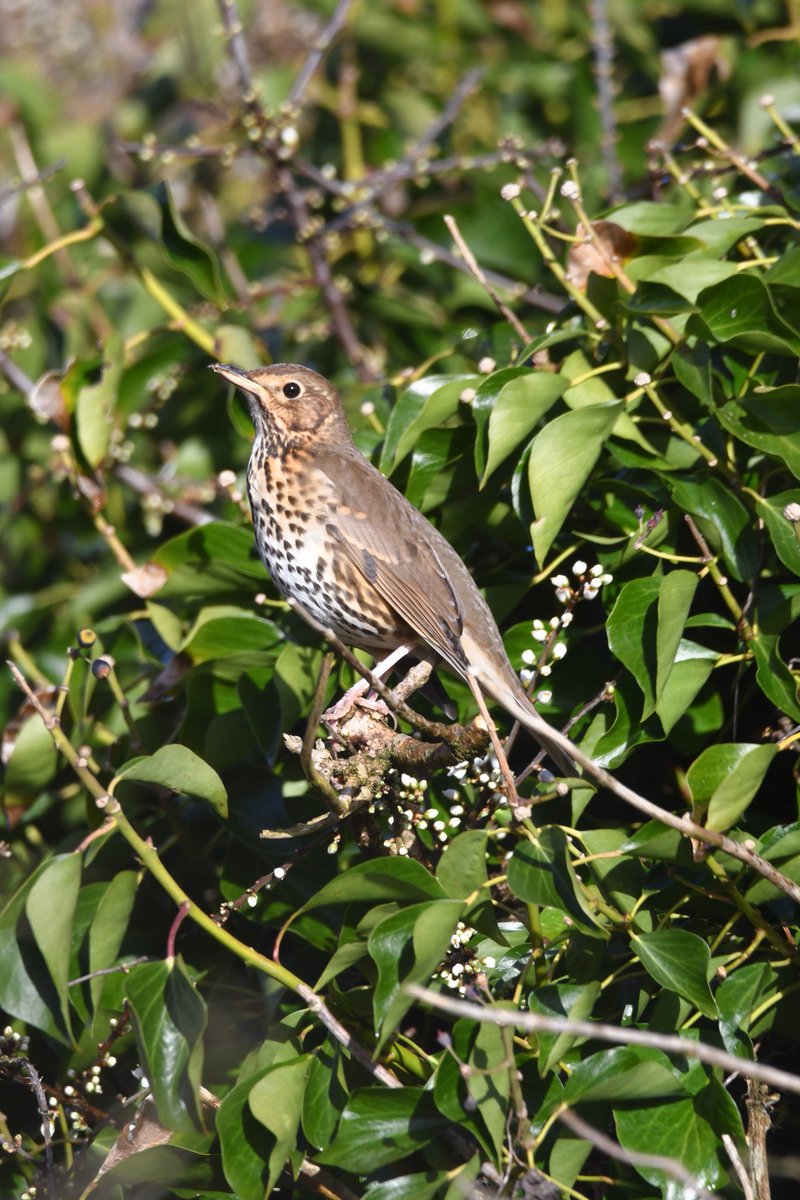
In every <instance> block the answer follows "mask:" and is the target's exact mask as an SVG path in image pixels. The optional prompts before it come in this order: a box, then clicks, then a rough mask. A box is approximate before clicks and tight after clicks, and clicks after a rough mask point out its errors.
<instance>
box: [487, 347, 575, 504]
mask: <svg viewBox="0 0 800 1200" xmlns="http://www.w3.org/2000/svg"><path fill="white" fill-rule="evenodd" d="M568 386H569V381H568V380H567V379H565V378H564V377H563V376H561V375H554V374H552V372H549V371H531V370H529V369H527V368H518V367H509V368H506V369H505V370H503V371H496V372H495V373H494V374H493V375H490V376H489V378H488V379H486V380H484V381H483V382H482V383H481V385H480V387H479V388H478V390H477V393H476V396H475V399H474V400H473V402H472V411H473V414H474V416H475V420H476V423H477V425H478V434H477V437H476V439H475V470H476V473H477V475H478V478H479V479H480V486H481V487H484V486H485V484H486V481H487V479H488V478H489V476H490V475H491V474H492V473H493V472H494V471H496V470H497V468H498V467H499V466H500V464H501V463H502V462H504V461H505V459H507V458H508V456H509V454H511V452H512V451H513V450H515V449H516V447H517V446H518V445H519V444H520V442H523V441H524V440H525V438H527V437H528V435H529V434H530V433H531V431H532V430H533V429H535V427H536V425H537V424H538V423H539V421H540V420H541V419H542V417H543V416H544V415H545V414H546V413H547V412H549V410H550V409H551V408H552V406H553V405H554V404H555V402H556V400H558V398H559V396H561V395H563V392H564V389H565V388H567V387H568ZM484 426H487V430H486V435H485V436H486V441H485V442H484V429H483V427H484Z"/></svg>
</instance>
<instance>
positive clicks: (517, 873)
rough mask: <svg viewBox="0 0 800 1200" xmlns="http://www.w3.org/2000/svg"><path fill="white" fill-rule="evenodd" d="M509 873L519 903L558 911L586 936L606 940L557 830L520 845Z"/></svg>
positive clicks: (556, 828)
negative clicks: (538, 905)
mask: <svg viewBox="0 0 800 1200" xmlns="http://www.w3.org/2000/svg"><path fill="white" fill-rule="evenodd" d="M507 870H508V886H509V887H510V888H511V891H512V892H513V893H514V895H515V896H517V897H518V898H519V899H520V900H524V901H525V902H526V903H527V904H540V905H543V906H544V905H546V906H549V907H552V908H556V909H558V910H559V911H561V912H564V913H566V914H567V915H568V916H569V917H570V918H571V919H572V921H573V922H574V923H575V924H576V925H577V926H578V928H579V929H581V930H582V931H583V932H584V933H588V934H589V935H590V936H591V937H602V936H603V934H602V932H601V930H600V929H598V921H597V919H596V917H595V915H594V913H593V912H592V910H591V908H590V907H589V905H588V903H587V902H586V900H585V899H584V896H583V894H582V892H581V889H580V886H579V884H578V880H577V878H576V875H575V871H574V869H573V867H572V863H571V861H570V856H569V848H568V845H567V839H566V835H565V834H564V831H563V830H562V829H559V828H558V826H555V825H551V826H549V827H548V828H545V829H542V830H541V831H540V832H539V836H538V838H537V840H536V841H535V842H529V841H520V842H518V843H517V845H516V846H515V847H514V852H513V854H512V856H511V858H510V859H509V862H508V868H507Z"/></svg>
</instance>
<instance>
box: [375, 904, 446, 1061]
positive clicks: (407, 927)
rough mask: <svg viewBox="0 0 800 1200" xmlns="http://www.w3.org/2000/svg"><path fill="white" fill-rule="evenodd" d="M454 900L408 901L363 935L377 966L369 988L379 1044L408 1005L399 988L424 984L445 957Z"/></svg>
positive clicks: (411, 999)
mask: <svg viewBox="0 0 800 1200" xmlns="http://www.w3.org/2000/svg"><path fill="white" fill-rule="evenodd" d="M463 909H464V906H463V904H462V903H461V901H460V900H436V901H428V902H426V903H424V904H411V905H409V906H408V907H407V908H402V909H401V910H400V911H399V912H396V913H393V914H392V915H391V916H389V917H386V919H385V920H383V921H381V922H380V924H379V925H377V926H376V927H375V928H374V929H373V931H372V933H371V934H370V937H369V952H370V954H371V956H372V958H373V960H374V961H375V965H376V966H377V968H378V980H377V983H376V985H375V989H374V992H373V1000H372V1006H373V1014H374V1019H375V1029H376V1031H377V1032H378V1033H379V1034H380V1039H379V1042H378V1045H379V1046H381V1045H383V1044H384V1042H385V1041H386V1039H387V1038H388V1037H389V1036H390V1035H391V1033H392V1031H393V1030H394V1029H395V1027H396V1026H397V1024H398V1022H399V1021H400V1020H401V1019H402V1018H403V1016H404V1015H405V1014H406V1013H407V1012H408V1010H409V1008H410V1007H411V1005H412V1004H413V1003H414V999H413V997H411V996H409V995H408V994H407V993H406V992H405V991H404V990H403V989H404V985H405V984H408V983H416V984H423V985H426V984H428V983H429V982H430V978H431V975H432V974H433V972H434V971H435V970H436V968H437V966H438V965H439V963H440V962H441V961H442V959H443V958H444V956H445V953H446V951H447V948H448V947H449V945H450V938H451V937H452V935H453V933H454V932H455V929H456V925H457V924H458V921H459V918H460V917H461V914H462V912H463Z"/></svg>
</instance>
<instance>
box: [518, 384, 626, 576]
mask: <svg viewBox="0 0 800 1200" xmlns="http://www.w3.org/2000/svg"><path fill="white" fill-rule="evenodd" d="M621 410H622V406H621V404H620V403H619V402H616V401H615V402H612V403H609V404H593V405H590V406H588V407H587V408H578V409H573V410H571V411H570V412H567V413H562V415H561V416H560V417H556V418H555V419H554V420H552V421H550V422H548V424H547V425H546V426H545V427H544V429H543V430H542V431H541V433H538V434H537V435H536V437H535V438H534V440H533V445H532V447H531V453H530V458H529V460H528V485H529V487H530V493H531V500H532V501H533V511H534V513H535V518H536V519H535V520H534V522H533V524H532V526H531V536H532V538H533V548H534V553H535V554H536V560H537V562H538V563H539V565H540V566H542V565H543V564H544V561H545V558H546V556H547V553H548V551H549V550H550V547H551V546H552V544H553V542H554V541H555V539H556V537H557V536H558V533H559V531H560V529H561V526H562V525H563V524H564V521H565V520H566V518H567V515H568V514H569V511H570V509H571V508H572V505H573V503H574V502H575V500H576V499H577V497H578V496H579V495H580V492H581V489H582V488H583V486H584V484H585V483H586V481H587V479H588V478H589V476H590V475H591V473H592V469H593V467H594V465H595V463H596V462H597V459H598V458H599V456H600V451H601V450H602V448H603V443H604V442H605V440H606V438H607V437H608V436H609V434H610V433H611V430H612V429H613V427H614V423H615V421H616V419H617V416H618V415H619V413H620V412H621Z"/></svg>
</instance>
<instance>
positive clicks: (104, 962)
mask: <svg viewBox="0 0 800 1200" xmlns="http://www.w3.org/2000/svg"><path fill="white" fill-rule="evenodd" d="M137 885H138V879H137V875H136V872H135V871H119V872H118V873H117V874H116V875H115V876H114V878H113V879H112V880H111V882H110V883H109V885H108V887H107V888H106V890H105V892H104V894H103V897H102V899H101V901H100V903H99V904H98V906H97V912H96V913H95V916H94V920H93V921H92V924H91V926H90V929H89V971H90V972H95V971H104V970H105V969H106V968H107V967H110V966H112V965H113V964H114V963H115V962H116V958H117V954H118V953H119V948H120V946H121V945H122V939H123V938H124V936H125V934H126V933H127V930H128V920H129V918H130V915H131V912H132V910H133V902H134V900H135V899H136V888H137ZM104 986H105V979H104V978H103V977H102V976H95V978H93V979H90V980H89V990H90V994H91V997H92V1006H93V1008H94V1010H95V1011H97V1008H98V1006H99V1004H100V996H101V994H102V991H103V988H104Z"/></svg>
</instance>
